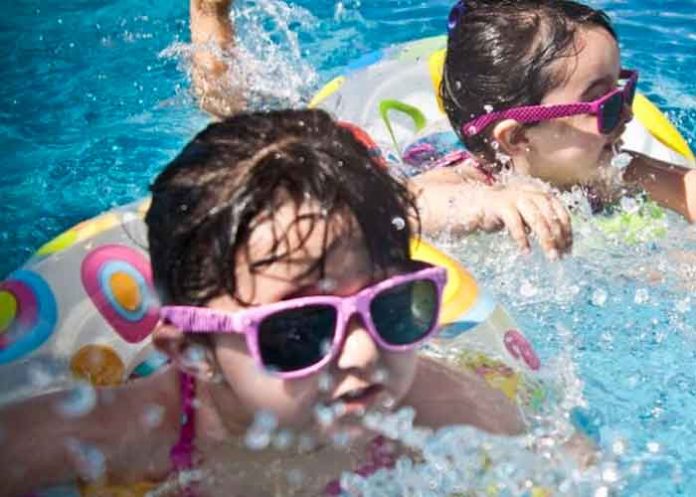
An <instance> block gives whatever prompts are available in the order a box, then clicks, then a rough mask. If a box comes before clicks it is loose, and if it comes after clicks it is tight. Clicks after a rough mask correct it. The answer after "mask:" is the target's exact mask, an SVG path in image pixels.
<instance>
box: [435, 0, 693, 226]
mask: <svg viewBox="0 0 696 497" xmlns="http://www.w3.org/2000/svg"><path fill="white" fill-rule="evenodd" d="M448 28H449V38H448V46H447V56H446V60H445V65H444V72H443V79H442V83H441V88H440V95H441V97H442V100H443V103H444V107H445V110H446V112H447V115H448V118H449V121H450V123H451V124H452V127H453V128H454V130H455V131H456V133H457V134H458V135H459V137H460V139H461V141H462V142H463V143H464V145H465V146H466V149H467V150H468V152H469V153H470V154H471V155H472V156H473V158H474V160H475V161H476V162H477V163H478V165H479V167H484V168H486V169H487V170H489V171H490V172H491V173H492V174H494V175H497V174H498V173H499V172H500V170H501V169H503V168H509V169H512V170H513V171H514V172H516V173H518V174H520V175H523V176H533V177H536V178H540V179H542V180H543V181H545V182H548V183H549V184H551V185H553V186H554V187H557V188H559V189H561V190H566V189H569V188H571V187H574V186H576V185H580V186H584V187H586V188H587V189H588V191H589V192H590V193H591V195H592V196H591V200H596V206H597V207H598V208H599V207H600V206H601V205H603V204H604V203H606V202H611V201H613V200H614V199H616V198H617V196H620V195H622V194H624V193H625V191H626V190H627V189H628V190H631V189H634V188H636V187H638V188H642V189H644V190H645V191H646V192H647V193H648V195H649V196H650V197H651V198H652V199H653V200H654V201H656V202H658V203H659V204H661V205H663V206H665V207H668V208H670V209H672V210H674V211H676V212H678V213H679V214H681V215H683V216H684V217H685V218H686V219H687V220H689V221H690V222H693V221H694V220H696V171H695V170H692V169H688V168H684V167H679V166H676V165H672V164H668V163H665V162H661V161H658V160H655V159H652V158H649V157H647V156H644V155H641V154H639V153H635V152H629V154H630V156H631V157H630V158H631V159H632V160H631V161H630V164H629V165H628V167H627V168H626V169H625V171H624V173H623V183H621V182H620V178H615V177H614V178H612V172H615V171H616V168H612V167H610V164H611V161H612V158H613V157H614V156H615V154H616V153H617V151H618V150H619V149H620V148H621V146H622V143H621V135H622V133H623V131H624V129H625V124H626V123H627V122H628V121H629V120H630V119H631V117H632V113H631V105H632V103H633V96H634V94H635V87H636V83H637V80H638V74H637V72H636V71H631V70H625V69H622V68H621V65H620V54H619V46H618V43H617V36H616V33H615V31H614V29H613V28H612V26H611V23H610V21H609V18H608V17H607V16H606V14H605V13H604V12H602V11H600V10H595V9H593V8H591V7H589V6H586V5H583V4H580V3H577V2H574V1H572V0H515V1H484V0H481V1H475V0H461V1H458V2H457V3H456V4H455V6H454V7H453V8H452V10H451V13H450V16H449V20H448ZM614 176H615V175H614ZM609 179H611V180H613V181H608V180H609ZM617 179H618V180H619V181H618V187H617V181H615V180H617Z"/></svg>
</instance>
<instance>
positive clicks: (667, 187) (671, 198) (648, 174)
mask: <svg viewBox="0 0 696 497" xmlns="http://www.w3.org/2000/svg"><path fill="white" fill-rule="evenodd" d="M631 155H633V156H634V158H633V160H632V161H631V163H630V164H629V166H628V167H627V168H626V171H625V173H624V180H626V181H628V182H632V183H637V184H639V185H640V186H641V187H642V188H643V189H644V190H645V191H646V192H647V193H648V195H650V198H651V199H653V200H654V201H655V202H657V203H658V204H660V205H662V206H664V207H667V208H668V209H671V210H673V211H675V212H677V213H679V214H681V215H682V216H684V217H685V218H686V219H687V221H689V222H690V223H693V222H696V169H690V168H687V167H682V166H677V165H674V164H669V163H667V162H662V161H659V160H657V159H653V158H651V157H648V156H646V155H643V154H638V153H636V152H631Z"/></svg>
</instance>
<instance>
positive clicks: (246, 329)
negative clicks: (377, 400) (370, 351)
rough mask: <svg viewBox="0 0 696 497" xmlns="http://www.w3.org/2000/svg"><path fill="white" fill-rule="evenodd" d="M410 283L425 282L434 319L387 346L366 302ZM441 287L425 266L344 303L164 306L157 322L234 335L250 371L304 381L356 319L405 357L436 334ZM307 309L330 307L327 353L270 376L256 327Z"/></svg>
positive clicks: (304, 300) (443, 278) (441, 276)
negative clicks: (239, 337) (230, 308)
mask: <svg viewBox="0 0 696 497" xmlns="http://www.w3.org/2000/svg"><path fill="white" fill-rule="evenodd" d="M413 281H430V282H432V283H434V284H435V287H436V289H437V301H436V308H435V312H434V319H433V322H432V323H431V325H430V328H429V329H428V331H427V332H426V333H425V334H424V335H423V336H422V337H421V338H419V339H418V340H417V341H415V342H413V343H409V344H404V345H393V344H389V343H387V342H385V341H384V340H383V339H382V337H381V336H380V334H379V332H378V331H377V328H376V327H375V324H374V322H373V320H372V316H371V314H370V304H371V302H372V300H373V299H374V298H375V297H376V296H378V295H379V294H381V293H382V292H383V291H385V290H389V289H392V288H395V287H397V286H399V285H402V284H404V283H411V282H413ZM446 283H447V271H446V270H445V269H444V268H442V267H439V266H428V267H426V268H425V269H419V270H416V271H414V272H411V273H407V274H401V275H396V276H392V277H390V278H387V279H385V280H382V281H380V282H379V283H376V284H374V285H371V286H368V287H366V288H363V289H362V290H360V291H359V292H358V293H356V294H354V295H350V296H348V297H338V296H333V295H317V296H311V297H299V298H295V299H290V300H284V301H281V302H274V303H272V304H268V305H260V306H258V307H253V308H251V309H244V310H241V311H237V312H225V311H217V310H214V309H210V308H207V307H194V306H164V307H162V308H161V309H160V317H161V319H162V320H163V321H164V322H167V323H169V324H172V325H174V326H175V327H177V328H179V329H180V330H182V331H184V332H185V333H235V334H243V335H244V336H245V339H246V345H247V348H248V349H249V352H250V353H251V355H252V357H253V359H254V362H255V363H256V366H257V367H259V368H260V369H262V370H265V371H268V372H269V373H270V374H271V375H273V376H276V377H279V378H282V379H297V378H304V377H307V376H310V375H312V374H314V373H316V372H318V371H320V370H321V369H322V368H323V367H325V366H326V365H327V364H328V363H330V362H331V361H332V360H334V359H335V358H336V357H337V356H338V354H339V352H340V351H341V349H342V347H343V342H344V340H345V337H346V326H347V324H348V322H349V320H350V318H351V317H352V316H353V315H354V314H355V313H357V314H359V315H360V317H361V318H362V320H363V323H364V325H365V329H366V330H367V332H368V333H369V335H370V336H371V337H372V339H373V340H374V341H375V342H376V343H377V344H378V345H379V347H380V348H382V349H384V350H388V351H391V352H405V351H408V350H413V349H415V348H416V347H417V346H418V345H420V344H421V343H423V342H424V341H425V340H427V339H428V338H430V337H431V336H432V335H433V334H434V333H435V332H436V331H437V329H438V321H439V316H440V309H441V306H442V293H443V290H444V288H445V284H446ZM313 305H321V306H330V307H333V308H334V309H335V310H336V325H335V329H334V335H333V341H332V343H331V348H330V349H329V351H328V352H327V353H326V355H325V356H324V357H323V358H322V359H321V360H320V361H319V362H317V363H316V364H312V365H311V366H307V367H305V368H302V369H298V370H296V371H275V370H273V369H271V368H268V367H267V366H266V365H265V364H264V363H263V360H262V358H261V351H260V349H259V326H260V324H261V322H262V321H263V320H264V319H266V318H268V317H269V316H272V315H273V314H275V313H277V312H280V311H287V310H291V309H299V308H302V307H308V306H313Z"/></svg>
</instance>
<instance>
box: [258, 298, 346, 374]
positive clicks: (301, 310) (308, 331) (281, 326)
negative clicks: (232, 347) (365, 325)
mask: <svg viewBox="0 0 696 497" xmlns="http://www.w3.org/2000/svg"><path fill="white" fill-rule="evenodd" d="M336 320H337V314H336V309H334V308H333V307H331V306H328V305H313V306H307V307H298V308H297V309H290V310H287V311H281V312H278V313H276V314H273V315H271V316H268V317H266V318H265V319H264V320H263V321H261V323H260V324H259V337H258V340H259V352H260V354H261V360H262V361H263V364H264V366H266V368H268V369H269V370H271V371H277V372H281V373H287V372H291V371H298V370H300V369H304V368H307V367H309V366H312V365H314V364H316V363H318V362H320V361H321V360H322V359H323V358H324V357H326V355H327V354H328V353H329V349H330V348H331V343H332V342H333V338H334V333H335V332H336Z"/></svg>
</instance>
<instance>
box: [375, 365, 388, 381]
mask: <svg viewBox="0 0 696 497" xmlns="http://www.w3.org/2000/svg"><path fill="white" fill-rule="evenodd" d="M388 379H389V371H387V370H386V368H377V369H376V370H375V372H374V373H373V374H372V378H371V380H372V382H373V383H386V382H387V380H388Z"/></svg>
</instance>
